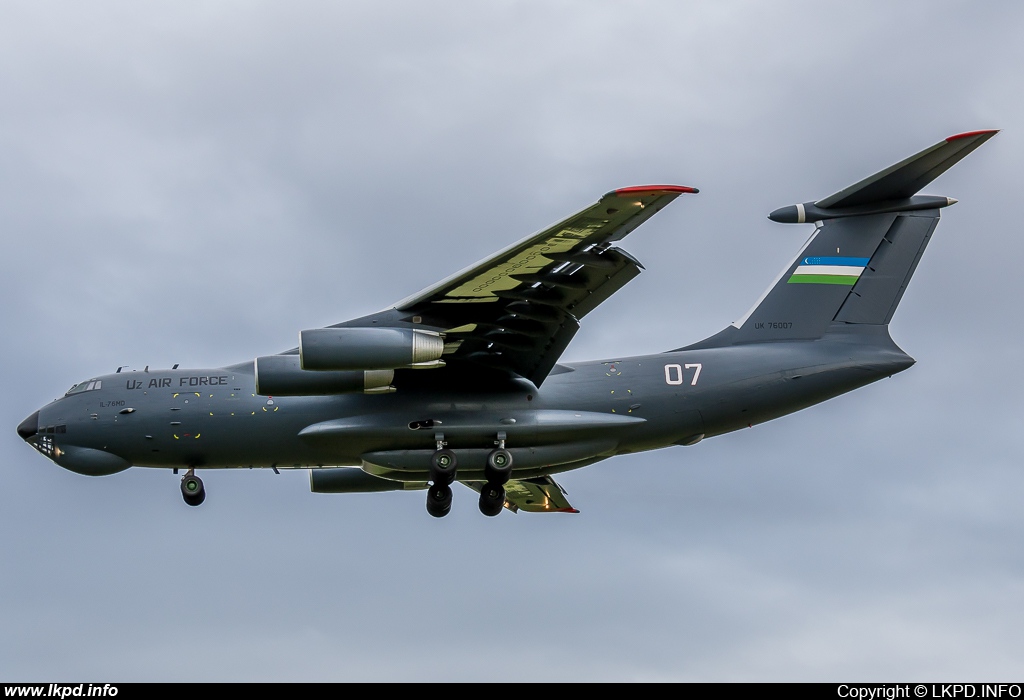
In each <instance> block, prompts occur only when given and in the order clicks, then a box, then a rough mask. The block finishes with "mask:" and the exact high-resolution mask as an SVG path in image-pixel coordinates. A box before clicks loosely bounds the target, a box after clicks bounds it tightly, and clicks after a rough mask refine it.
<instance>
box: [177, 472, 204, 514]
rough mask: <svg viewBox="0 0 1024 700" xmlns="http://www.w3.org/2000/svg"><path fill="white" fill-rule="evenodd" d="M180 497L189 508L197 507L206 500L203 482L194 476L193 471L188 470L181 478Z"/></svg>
mask: <svg viewBox="0 0 1024 700" xmlns="http://www.w3.org/2000/svg"><path fill="white" fill-rule="evenodd" d="M181 497H182V498H183V499H185V503H187V504H189V505H190V506H198V505H199V504H201V503H202V502H203V501H205V500H206V487H205V486H203V480H202V479H200V478H199V477H198V476H196V470H195V469H189V470H188V471H187V472H185V476H183V477H181Z"/></svg>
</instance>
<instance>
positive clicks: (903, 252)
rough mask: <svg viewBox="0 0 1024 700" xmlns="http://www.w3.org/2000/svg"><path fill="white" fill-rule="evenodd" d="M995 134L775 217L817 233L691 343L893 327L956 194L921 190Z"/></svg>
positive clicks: (943, 146) (970, 138)
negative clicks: (844, 327) (736, 309)
mask: <svg viewBox="0 0 1024 700" xmlns="http://www.w3.org/2000/svg"><path fill="white" fill-rule="evenodd" d="M996 133H997V132H996V131H994V130H992V131H973V132H969V133H966V134H959V135H957V136H950V137H949V138H948V139H945V140H944V141H940V142H939V143H937V144H935V145H934V146H932V147H931V148H927V149H925V150H923V151H921V152H920V153H918V154H916V155H913V156H911V157H910V158H907V159H906V160H904V161H901V162H900V163H897V164H896V165H893V166H891V167H889V168H886V169H885V170H882V171H881V172H878V173H876V174H874V175H872V176H870V177H868V178H866V179H864V180H861V181H860V182H858V183H856V184H854V185H851V186H850V187H847V188H846V189H844V190H841V191H840V192H837V193H836V194H834V195H832V196H830V197H826V198H825V199H821V200H818V201H817V202H806V203H804V204H796V205H793V206H789V207H783V208H782V209H777V210H776V211H774V212H772V213H771V214H770V215H769V218H770V219H772V220H773V221H779V222H782V223H804V222H805V221H814V222H816V226H815V229H814V233H813V234H811V237H810V238H809V239H808V241H807V243H805V244H804V247H803V248H802V249H801V250H800V252H799V253H798V254H797V256H796V257H795V258H794V259H793V260H792V262H790V264H789V265H788V266H787V267H786V268H784V269H783V270H782V272H781V273H779V276H778V277H777V278H776V279H775V281H774V282H773V283H772V285H771V286H770V287H769V288H768V290H767V291H766V292H765V293H764V295H763V296H762V297H761V299H759V300H758V302H757V303H756V304H755V305H754V307H753V308H752V309H751V310H750V311H748V312H747V314H746V315H745V316H743V318H741V319H740V320H738V321H736V322H735V323H733V324H732V325H731V326H729V327H728V328H726V329H725V330H724V331H722V332H720V333H718V334H716V335H713V336H711V337H710V338H708V339H706V340H703V341H701V342H699V343H697V344H695V345H691V346H689V347H691V348H697V347H718V346H722V345H736V344H742V343H756V342H763V341H773V340H811V339H814V338H820V337H821V336H823V335H824V334H825V333H826V332H828V330H829V327H830V326H831V325H832V324H833V323H842V324H871V325H886V324H888V323H889V321H890V320H891V319H892V315H893V313H894V312H895V311H896V306H897V305H898V304H899V302H900V299H902V297H903V292H904V291H905V290H906V288H907V284H908V283H909V282H910V277H911V276H912V275H913V274H914V270H915V269H916V268H917V263H918V260H920V258H921V254H922V253H924V249H925V247H926V246H927V245H928V241H929V239H930V238H931V234H932V231H934V230H935V226H936V224H937V223H938V221H939V209H941V208H942V207H946V206H949V205H950V204H954V203H956V200H955V199H949V198H947V197H933V196H922V195H918V194H917V192H918V191H920V190H921V188H923V187H925V186H926V185H927V184H928V183H930V182H931V181H932V180H934V179H935V178H936V177H938V176H939V175H941V174H942V173H944V172H945V171H946V170H948V169H949V168H950V167H952V166H953V165H954V164H955V163H957V162H958V161H959V160H960V159H961V158H963V157H964V156H966V155H967V154H968V153H970V152H971V151H973V150H974V149H975V148H977V147H978V146H980V145H981V144H982V143H984V142H985V141H987V140H988V139H990V138H991V137H992V136H994V135H995V134H996Z"/></svg>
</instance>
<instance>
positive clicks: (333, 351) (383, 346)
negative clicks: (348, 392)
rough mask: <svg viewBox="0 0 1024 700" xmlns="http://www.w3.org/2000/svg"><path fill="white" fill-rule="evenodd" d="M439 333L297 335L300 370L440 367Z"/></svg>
mask: <svg viewBox="0 0 1024 700" xmlns="http://www.w3.org/2000/svg"><path fill="white" fill-rule="evenodd" d="M443 352H444V339H443V338H442V337H441V334H440V333H435V332H432V331H423V330H418V329H411V328H317V329H314V330H309V331H302V332H301V333H299V357H300V358H301V365H302V369H304V370H317V371H321V370H374V369H398V368H400V367H441V366H443V364H444V363H443V362H441V354H442V353H443Z"/></svg>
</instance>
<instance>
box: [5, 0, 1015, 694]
mask: <svg viewBox="0 0 1024 700" xmlns="http://www.w3.org/2000/svg"><path fill="white" fill-rule="evenodd" d="M1022 36H1024V6H1022V5H1020V4H1019V3H1015V2H988V3H977V2H952V1H948V2H941V1H936V0H929V1H927V2H924V1H922V2H891V1H884V2H843V3H838V2H837V3H823V2H817V1H816V2H809V1H808V2H795V1H794V2H784V1H780V2H772V3H764V2H756V1H751V2H739V1H737V2H728V1H716V2H707V3H687V2H678V1H672V2H624V1H620V2H597V1H595V0H586V1H581V2H568V1H567V2H487V3H480V2H443V1H438V2H432V3H422V2H372V3H371V2H359V3H356V2H340V1H337V2H287V3H285V2H277V3H270V2H256V1H252V0H247V1H245V2H241V1H235V2H226V1H225V2H211V1H209V0H203V1H201V2H187V1H182V0H176V1H175V2H167V3H157V2H151V3H137V2H107V1H99V0H97V1H95V2H90V3H78V2H63V3H61V2H54V3H39V2H28V1H26V2H12V1H5V2H2V3H0V231H2V236H3V239H2V240H3V244H4V251H5V252H4V254H3V255H2V256H0V321H2V323H3V327H4V329H5V333H4V334H3V338H4V345H5V351H4V361H3V363H2V364H0V373H2V374H0V377H2V381H3V385H4V387H5V390H6V391H5V393H6V395H7V396H8V400H7V401H6V402H4V404H3V409H2V411H0V416H2V421H0V424H2V425H3V426H6V427H5V429H4V430H2V431H0V449H2V450H3V456H4V459H3V462H4V479H3V487H2V501H3V506H2V508H0V593H2V595H0V680H5V681H15V680H68V679H75V680H100V681H106V680H122V681H128V680H188V681H193V680H198V681H204V680H279V681H288V680H403V681H411V680H438V681H440V680H449V681H463V680H504V681H520V680H523V681H583V680H592V681H596V680H620V681H630V680H639V681H661V680H854V679H856V680H915V679H927V680H1008V679H1014V678H1020V677H1021V676H1022V673H1024V606H1022V605H1021V600H1022V598H1024V544H1022V543H1024V512H1022V508H1021V503H1022V500H1024V473H1022V469H1021V455H1022V448H1024V430H1022V428H1021V425H1022V419H1024V411H1022V409H1021V405H1020V396H1021V392H1022V388H1024V387H1022V380H1021V366H1022V360H1024V357H1022V351H1021V344H1022V336H1024V328H1022V314H1021V306H1020V299H1021V291H1020V282H1019V279H1020V274H1019V271H1018V270H1017V262H1016V261H1017V259H1019V258H1020V257H1021V253H1022V250H1024V241H1022V237H1021V232H1020V229H1021V214H1020V206H1019V203H1018V202H1019V198H1020V196H1021V191H1022V185H1024V182H1022V180H1024V178H1022V175H1021V170H1022V168H1021V163H1022V162H1024V137H1022V133H1024V130H1022V129H1021V126H1022V124H1024V92H1022V90H1021V85H1022V83H1024V68H1022V66H1024V42H1022V41H1021V37H1022ZM984 128H1001V129H1003V130H1004V131H1003V132H1002V133H1001V134H999V135H998V136H996V137H995V138H994V139H992V140H991V141H990V142H989V143H987V144H986V145H984V146H983V147H982V148H980V149H979V150H978V151H976V152H975V153H974V154H972V155H970V156H968V157H967V159H965V160H964V161H963V162H962V163H960V164H959V165H958V166H956V167H955V168H954V169H953V170H951V171H950V172H949V173H947V174H946V175H943V176H942V177H941V178H940V179H939V180H937V181H936V182H935V183H933V184H932V185H931V186H929V187H928V188H927V189H926V193H928V194H936V195H946V196H951V197H955V198H957V199H959V200H960V203H959V204H957V205H956V206H954V207H951V208H949V209H946V210H944V211H943V216H942V221H941V222H940V224H939V228H938V229H937V231H936V235H935V237H934V238H933V241H932V243H931V245H930V246H929V248H928V251H927V253H926V255H925V256H924V258H923V259H922V262H921V264H920V266H919V268H918V272H917V274H916V276H915V277H914V281H913V284H912V285H911V286H910V288H909V290H908V292H907V293H906V296H905V297H904V299H903V302H902V304H901V306H900V309H899V311H898V312H897V314H896V317H895V319H894V321H893V323H892V326H891V330H892V335H893V337H894V338H895V340H896V341H897V342H898V343H899V344H900V346H901V347H903V349H904V350H906V351H907V352H908V353H910V354H911V355H912V356H914V357H915V358H916V359H917V360H918V364H917V365H916V366H915V367H913V368H912V369H911V370H909V371H907V372H905V373H903V374H901V375H898V376H896V377H893V378H892V379H889V380H885V381H882V382H879V383H878V384H875V385H872V386H869V387H865V388H863V389H860V390H858V391H856V392H854V393H852V394H849V395H847V396H843V397H840V398H837V399H834V400H832V401H830V402H828V403H826V404H823V405H820V406H817V407H814V408H811V409H808V410H805V411H802V412H800V413H798V414H795V415H792V416H789V417H786V418H782V419H780V420H777V421H774V422H771V423H768V424H764V425H761V426H758V427H756V428H754V429H751V430H747V431H744V432H741V433H735V434H732V435H727V436H722V437H718V438H715V439H712V440H706V441H704V442H702V443H701V444H699V445H697V446H694V447H689V448H684V447H676V448H672V449H667V450H661V451H656V452H649V453H645V454H638V455H629V456H622V457H617V458H614V459H611V460H608V461H605V462H602V463H600V464H598V465H595V466H592V467H589V468H586V469H583V470H580V471H577V472H571V473H568V474H564V475H562V476H560V477H559V482H560V483H561V484H562V485H563V486H564V487H565V488H566V489H567V490H568V492H569V496H570V500H571V502H572V503H573V505H575V506H576V507H577V508H579V509H580V510H581V511H582V512H581V513H580V514H579V515H575V516H569V515H547V516H546V515H531V514H519V515H512V514H510V513H505V514H502V515H501V516H499V517H497V518H493V519H489V518H484V517H483V516H481V515H480V513H479V512H478V511H477V508H476V503H475V502H476V497H475V494H472V493H471V492H469V491H468V490H466V489H463V488H461V487H458V488H456V492H455V505H454V508H453V511H452V514H451V515H450V516H449V517H447V518H444V519H441V520H435V519H433V518H430V517H429V516H428V515H427V514H426V511H425V509H424V506H423V493H422V492H410V493H385V494H366V495H362V494H352V495H336V496H331V495H319V494H311V493H309V491H308V481H307V477H306V473H305V472H291V473H288V472H286V473H283V474H281V475H279V476H278V475H274V474H273V473H272V472H269V471H244V472H243V471H238V472H212V473H206V474H203V476H204V479H205V481H206V486H207V491H208V497H207V500H206V503H205V504H204V505H203V506H202V507H201V508H189V507H188V506H186V505H184V504H183V503H182V500H181V497H180V494H179V491H178V481H179V478H178V477H175V476H172V475H171V473H170V472H167V471H161V470H146V469H132V470H129V471H127V472H123V473H121V474H117V475H115V476H111V477H102V478H87V477H83V476H79V475H76V474H73V473H70V472H67V471H64V470H62V469H60V468H58V467H57V466H56V465H54V464H52V463H51V462H49V461H48V460H46V459H44V458H43V457H42V456H40V455H39V454H37V453H36V452H35V451H34V450H32V449H31V448H30V447H29V446H27V445H25V444H24V443H23V442H22V441H21V440H20V439H19V438H18V436H17V435H16V434H15V426H16V425H17V424H18V422H20V421H21V420H22V419H23V418H24V417H25V416H27V415H28V414H30V413H31V412H32V411H33V410H35V409H36V408H38V407H39V406H41V405H43V404H45V403H47V402H49V401H51V400H52V399H53V398H55V397H57V396H59V395H61V394H63V392H64V391H65V390H66V389H67V388H68V387H69V386H70V385H71V384H73V383H75V382H77V381H81V380H82V379H85V378H87V377H90V376H94V375H97V374H103V373H106V372H110V371H113V370H114V368H116V367H117V366H119V365H129V366H131V367H135V368H141V367H143V366H145V365H150V366H153V367H167V366H170V365H171V364H173V363H176V362H177V363H181V364H182V366H183V367H215V366H221V365H225V364H230V363H234V362H239V361H243V360H247V359H250V358H252V357H254V356H256V355H261V354H268V353H273V352H278V351H281V350H284V349H286V348H289V347H292V346H294V345H295V342H296V341H295V339H296V334H297V333H298V331H299V330H301V329H303V328H311V327H317V326H321V325H326V324H330V323H336V322H339V321H343V320H346V319H349V318H352V317H354V316H358V315H362V314H365V313H369V312H372V311H375V310H378V309H380V308H383V307H385V306H387V305H390V304H392V303H394V302H396V301H398V300H399V299H402V298H403V297H405V296H407V295H409V294H411V293H413V292H416V291H417V290H419V289H421V288H423V287H425V286H428V285H430V284H432V283H433V282H435V281H437V280H438V279H440V278H441V277H444V276H447V275H448V274H450V273H451V272H453V271H455V270H458V269H460V268H462V267H464V266H466V265H468V264H471V263H472V262H474V261H476V260H478V259H480V258H482V257H484V256H486V255H488V254H490V253H492V252H493V251H495V250H497V249H498V248H501V247H503V246H505V245H507V244H508V243H510V242H512V241H514V240H517V239H519V238H521V237H523V236H525V235H527V234H528V233H530V232H532V231H535V230H538V229H540V228H543V227H545V226H547V225H548V224H550V223H552V222H554V221H556V220H558V219H559V218H561V217H563V216H565V215H567V214H570V213H572V212H574V211H577V210H579V209H581V208H582V207H584V206H586V205H588V204H590V203H591V202H593V201H595V200H596V199H597V198H598V197H599V196H600V195H601V194H603V193H604V192H606V191H608V190H610V189H613V188H616V187H622V186H628V185H639V184H647V183H676V184H683V185H691V186H695V187H699V188H700V189H701V193H700V194H699V195H697V196H687V197H683V198H680V199H679V200H677V201H676V202H675V203H674V204H672V205H671V206H670V207H669V208H668V209H666V210H665V211H664V212H663V213H661V214H659V215H658V216H657V217H655V218H654V219H652V220H651V221H650V222H649V223H647V224H645V225H644V226H643V227H641V228H640V229H638V230H637V231H635V232H634V233H633V234H631V236H630V237H629V238H628V239H627V240H626V241H625V242H624V244H623V247H624V248H625V249H626V250H628V251H630V252H631V253H632V254H634V255H635V256H636V257H637V258H638V259H640V260H641V261H642V262H643V263H644V265H645V267H646V271H645V273H644V274H643V275H641V276H640V277H639V278H638V279H636V280H635V281H634V282H632V283H631V284H630V285H628V286H627V287H626V288H624V289H623V290H621V291H620V292H619V293H618V294H617V295H616V296H615V297H614V298H612V299H611V300H609V301H608V302H607V303H606V304H604V305H603V306H602V307H600V308H599V309H598V310H597V311H595V312H594V313H592V314H590V315H589V316H588V317H587V318H586V321H585V323H584V325H583V328H582V330H581V331H580V333H579V334H578V335H577V337H576V339H575V340H574V341H573V343H572V345H570V346H569V348H568V350H567V351H566V354H565V356H564V359H565V360H585V359H596V358H612V357H615V356H622V355H628V354H639V353H648V352H659V351H663V350H666V349H669V348H674V347H678V346H680V345H683V344H686V343H690V342H694V341H697V340H699V339H701V338H703V337H705V336H707V335H710V334H712V333H714V332H716V331H718V330H720V329H721V328H723V327H724V326H726V325H727V324H728V323H730V322H731V321H733V320H735V319H736V318H738V317H740V316H741V315H742V314H743V313H744V312H745V311H746V310H747V308H748V307H749V306H750V305H751V303H753V301H754V300H755V299H756V298H757V297H758V295H759V294H760V293H761V292H762V291H763V290H764V288H765V287H766V286H767V285H768V283H769V282H771V281H772V279H774V277H775V275H776V274H777V273H778V272H779V270H780V269H781V268H782V266H783V265H785V264H786V263H787V262H788V261H789V260H790V259H791V257H792V256H793V255H794V253H795V252H796V250H797V249H798V247H799V246H800V245H801V244H802V243H803V241H804V240H805V239H806V237H807V236H808V235H809V233H810V227H809V226H783V225H779V224H774V223H772V222H770V221H768V220H767V219H766V218H765V217H766V215H767V214H768V212H770V211H771V210H773V209H775V208H777V207H780V206H784V205H788V204H793V203H796V202H802V201H808V200H812V199H818V198H821V197H824V196H826V195H828V194H831V193H832V192H835V191H837V190H839V189H841V188H843V187H845V186H847V185H849V184H851V183H853V182H854V181H856V180H858V179H860V178H862V177H864V176H866V175H868V174H870V173H872V172H874V171H876V170H879V169H881V168H883V167H886V166H888V165H890V164H892V163H894V162H896V161H898V160H901V159H902V158H904V157H906V156H908V155H910V154H912V153H916V152H917V151H919V150H922V149H924V148H925V147H927V146H930V145H931V144H933V143H936V142H937V141H939V140H941V139H942V138H945V137H946V136H949V135H951V134H954V133H958V132H961V131H967V130H974V129H984Z"/></svg>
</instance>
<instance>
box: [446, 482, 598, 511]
mask: <svg viewBox="0 0 1024 700" xmlns="http://www.w3.org/2000/svg"><path fill="white" fill-rule="evenodd" d="M463 483H464V484H466V486H468V487H469V488H471V489H473V490H474V491H476V492H477V493H479V492H480V489H482V488H483V486H484V483H485V482H483V481H465V482H463ZM505 507H506V508H508V509H509V510H511V511H512V512H513V513H516V512H519V511H520V510H525V511H526V512H528V513H579V511H578V510H576V509H575V508H573V507H572V506H571V505H569V501H568V500H567V499H566V497H565V491H564V490H563V489H562V487H561V486H559V485H558V484H557V483H555V480H554V479H552V478H551V477H550V476H541V477H536V478H532V479H512V480H510V481H509V482H508V483H506V484H505Z"/></svg>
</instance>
